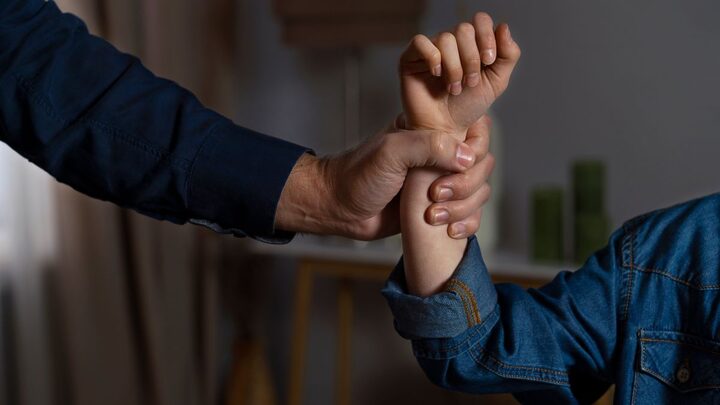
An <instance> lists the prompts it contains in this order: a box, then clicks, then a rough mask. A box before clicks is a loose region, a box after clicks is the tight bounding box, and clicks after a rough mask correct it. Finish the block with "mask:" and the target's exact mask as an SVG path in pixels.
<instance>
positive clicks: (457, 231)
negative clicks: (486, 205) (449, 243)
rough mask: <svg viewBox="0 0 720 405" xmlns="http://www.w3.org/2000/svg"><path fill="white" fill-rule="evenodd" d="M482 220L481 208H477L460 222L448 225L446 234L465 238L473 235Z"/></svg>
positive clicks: (455, 237)
mask: <svg viewBox="0 0 720 405" xmlns="http://www.w3.org/2000/svg"><path fill="white" fill-rule="evenodd" d="M481 220H482V208H480V209H478V210H477V211H476V212H475V213H474V214H473V215H471V216H470V217H468V218H467V219H465V220H464V221H461V222H456V223H454V224H451V225H450V226H448V235H449V236H450V237H451V238H453V239H465V238H468V237H470V235H474V234H475V232H477V231H478V229H480V222H481Z"/></svg>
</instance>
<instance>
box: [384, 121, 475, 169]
mask: <svg viewBox="0 0 720 405" xmlns="http://www.w3.org/2000/svg"><path fill="white" fill-rule="evenodd" d="M381 148H382V149H381V153H382V154H384V155H383V156H382V157H383V158H384V159H385V158H386V159H390V160H389V161H394V162H396V164H397V169H398V170H407V169H412V168H414V167H428V166H429V167H435V168H438V169H442V170H446V171H451V172H464V171H465V170H467V169H468V168H471V167H473V166H474V165H475V152H474V151H473V149H472V148H471V147H470V146H469V145H467V144H466V143H464V142H462V141H460V140H458V139H456V138H455V137H454V136H453V135H451V134H447V133H444V132H437V131H401V132H393V133H390V134H387V135H386V136H385V138H384V139H383V145H382V147H381Z"/></svg>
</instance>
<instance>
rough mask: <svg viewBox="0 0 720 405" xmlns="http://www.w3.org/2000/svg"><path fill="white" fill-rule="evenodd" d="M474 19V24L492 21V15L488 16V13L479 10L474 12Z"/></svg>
mask: <svg viewBox="0 0 720 405" xmlns="http://www.w3.org/2000/svg"><path fill="white" fill-rule="evenodd" d="M474 21H475V24H487V23H492V17H490V14H488V13H486V12H484V11H479V12H477V13H475V17H474Z"/></svg>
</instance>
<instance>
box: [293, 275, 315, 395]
mask: <svg viewBox="0 0 720 405" xmlns="http://www.w3.org/2000/svg"><path fill="white" fill-rule="evenodd" d="M312 288H313V272H312V268H311V266H310V265H308V264H307V263H305V262H302V261H301V262H300V265H299V268H298V274H297V281H296V285H295V314H294V319H293V332H292V337H291V339H292V342H291V353H290V356H291V357H290V381H289V385H290V388H289V389H288V404H289V405H300V404H301V403H302V395H303V382H304V381H303V380H304V378H303V377H304V376H305V350H306V349H307V334H308V326H309V322H310V304H311V302H312Z"/></svg>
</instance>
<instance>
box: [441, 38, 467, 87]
mask: <svg viewBox="0 0 720 405" xmlns="http://www.w3.org/2000/svg"><path fill="white" fill-rule="evenodd" d="M437 47H438V49H440V53H441V54H442V69H443V72H444V75H445V81H446V82H447V88H448V93H450V94H452V95H454V96H457V95H458V94H460V93H462V78H463V68H462V63H461V62H460V52H459V51H458V44H457V40H456V39H455V35H453V34H451V33H449V32H444V33H442V34H440V35H439V36H438V39H437Z"/></svg>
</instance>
